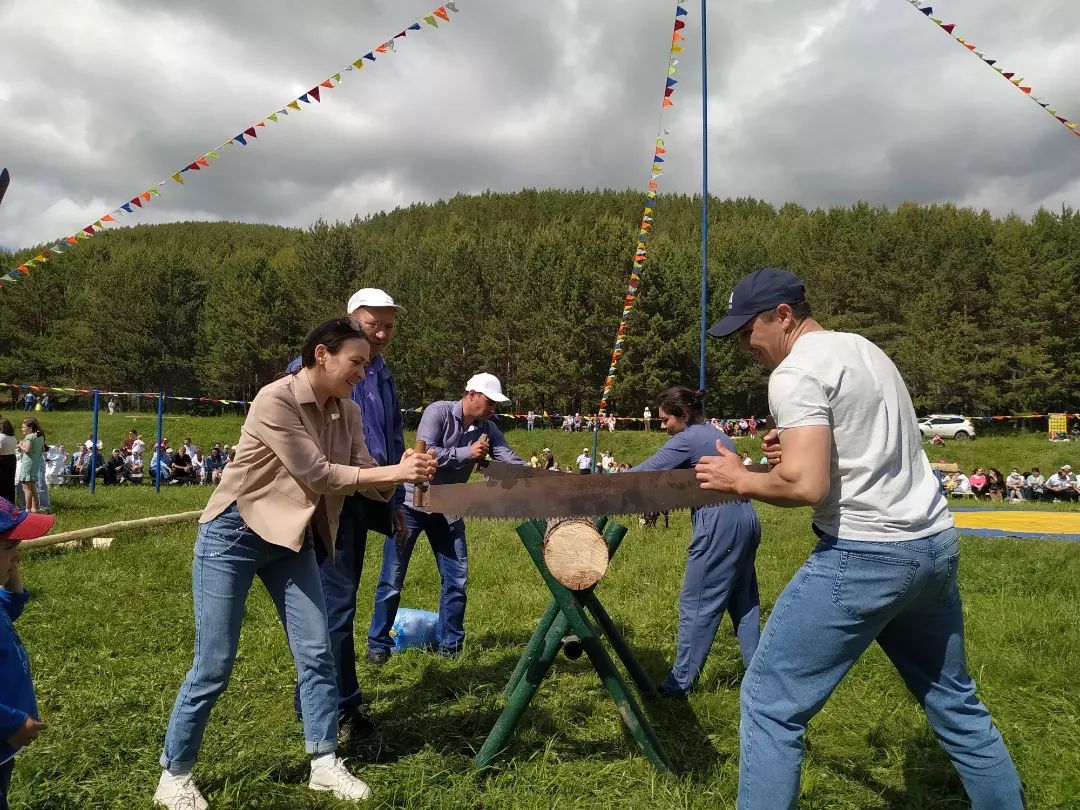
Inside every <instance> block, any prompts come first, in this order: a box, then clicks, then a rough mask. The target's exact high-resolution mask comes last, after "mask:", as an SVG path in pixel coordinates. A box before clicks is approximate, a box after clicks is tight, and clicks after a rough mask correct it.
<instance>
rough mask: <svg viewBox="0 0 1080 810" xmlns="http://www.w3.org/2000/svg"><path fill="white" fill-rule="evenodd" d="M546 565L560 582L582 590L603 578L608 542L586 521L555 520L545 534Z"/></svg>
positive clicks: (575, 589) (606, 562)
mask: <svg viewBox="0 0 1080 810" xmlns="http://www.w3.org/2000/svg"><path fill="white" fill-rule="evenodd" d="M544 563H545V564H546V565H547V567H548V570H549V571H551V575H552V576H553V577H555V579H556V580H557V581H558V582H560V583H561V584H563V585H565V586H566V587H567V588H569V589H570V590H572V591H583V590H585V589H587V588H591V587H592V586H593V585H595V584H596V583H597V582H599V581H600V580H601V579H603V578H604V574H605V572H606V571H607V565H608V547H607V543H605V542H604V538H603V537H602V536H601V535H600V532H598V531H597V530H596V528H595V527H594V526H593V525H592V523H590V522H589V521H587V520H563V521H558V522H555V521H552V522H551V523H549V524H548V530H547V534H545V535H544Z"/></svg>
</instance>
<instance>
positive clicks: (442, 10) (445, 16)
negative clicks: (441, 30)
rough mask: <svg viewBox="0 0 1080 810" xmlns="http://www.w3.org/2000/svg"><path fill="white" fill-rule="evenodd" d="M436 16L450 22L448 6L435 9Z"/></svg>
mask: <svg viewBox="0 0 1080 810" xmlns="http://www.w3.org/2000/svg"><path fill="white" fill-rule="evenodd" d="M435 16H436V17H438V18H439V19H441V20H446V21H447V22H450V15H449V14H447V13H446V8H445V7H443V6H439V7H438V8H437V9H435Z"/></svg>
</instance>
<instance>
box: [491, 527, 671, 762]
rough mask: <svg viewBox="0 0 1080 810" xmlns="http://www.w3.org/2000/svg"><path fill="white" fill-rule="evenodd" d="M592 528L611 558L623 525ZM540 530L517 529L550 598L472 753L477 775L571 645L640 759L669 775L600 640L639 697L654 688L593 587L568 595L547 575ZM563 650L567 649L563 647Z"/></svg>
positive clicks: (662, 755)
mask: <svg viewBox="0 0 1080 810" xmlns="http://www.w3.org/2000/svg"><path fill="white" fill-rule="evenodd" d="M593 525H594V526H596V529H597V531H602V532H603V536H604V540H605V541H606V542H607V546H608V555H609V557H610V556H612V555H614V554H615V551H616V550H617V549H618V547H619V544H620V543H621V542H622V539H623V537H624V536H625V535H626V527H625V526H620V525H619V524H618V523H611V524H608V519H607V518H606V517H599V518H596V519H595V520H594V521H593ZM605 526H606V527H607V528H606V529H605ZM546 529H547V526H546V524H545V523H544V521H539V520H533V521H529V522H528V523H523V524H521V525H520V526H518V527H517V533H518V536H520V537H521V542H522V543H524V544H525V548H526V550H527V551H528V552H529V556H530V557H532V561H533V563H534V564H535V565H536V568H537V569H538V570H539V571H540V575H541V576H542V577H543V578H544V582H546V583H547V586H548V588H549V589H550V590H551V594H552V597H553V598H552V600H551V602H549V603H548V607H547V610H546V611H545V612H544V615H543V617H542V618H541V619H540V623H539V624H538V625H537V626H536V632H534V633H533V635H532V638H531V639H530V640H529V645H528V647H526V648H525V652H524V653H523V654H522V656H521V660H519V661H518V664H517V668H516V669H515V670H514V674H513V675H511V676H510V681H509V683H507V684H506V688H505V689H503V693H502V694H503V697H504V698H506V701H507V703H506V708H505V709H503V712H502V714H501V715H499V719H498V720H496V721H495V726H494V727H493V728H492V729H491V733H490V734H488V737H487V740H485V741H484V745H483V747H482V748H481V749H480V753H479V754H477V755H476V762H475V768H476V771H477V772H478V773H482V772H484V771H487V770H488V769H489V768H491V766H492V764H493V762H494V761H495V758H496V757H497V756H498V755H499V754H500V753H501V752H502V751H503V750H504V749H505V748H506V743H507V741H508V740H509V739H510V736H511V735H512V734H513V733H514V729H515V728H516V727H517V724H518V722H519V721H520V720H521V715H522V714H524V712H525V709H526V708H527V707H528V705H529V701H531V700H532V698H533V695H535V694H536V692H537V690H538V689H539V688H540V684H541V683H542V682H543V680H544V677H545V676H546V675H547V673H548V670H550V669H551V665H552V663H554V661H555V657H556V656H557V655H558V654H559V651H560V650H561V649H563V647H564V645H573V646H574V647H576V648H577V649H580V650H584V652H585V654H586V655H588V656H589V660H590V661H591V662H592V665H593V668H594V669H596V673H597V675H599V676H600V680H601V681H602V682H603V684H604V686H605V687H606V688H607V690H608V693H609V694H610V695H611V699H612V700H613V701H614V702H615V706H616V707H617V708H618V710H619V715H620V716H621V717H622V719H623V722H624V723H626V726H627V728H628V729H629V730H630V733H631V734H632V735H633V737H634V740H635V741H636V742H637V744H638V747H639V748H641V752H642V753H643V754H644V755H645V757H646V759H648V760H649V762H651V763H652V765H653V767H654V768H656V769H657V770H658V771H661V772H663V773H670V772H671V764H670V762H669V761H668V759H667V755H666V754H665V753H664V751H663V749H662V748H661V747H660V743H659V742H658V741H657V739H656V734H655V733H654V732H653V729H652V726H650V725H649V721H648V719H646V717H645V714H644V712H642V710H641V707H640V706H639V705H638V703H637V701H636V700H635V699H634V696H633V695H632V694H631V692H630V690H629V689H628V688H627V685H626V682H625V681H624V680H623V678H622V676H621V675H620V674H619V671H618V670H617V669H616V668H615V663H614V662H613V661H612V660H611V656H610V655H608V651H607V648H606V647H605V646H604V643H603V638H604V637H605V636H606V637H607V640H608V642H609V643H610V644H611V646H612V648H613V649H614V650H615V653H616V655H618V656H619V659H620V660H621V661H622V662H623V666H625V667H626V670H627V672H629V673H630V677H631V678H632V679H633V680H634V683H635V684H637V687H638V689H639V690H640V691H641V692H642V694H644V695H646V696H649V697H656V696H657V692H656V687H655V686H653V683H652V680H651V679H650V678H649V676H648V674H647V673H646V672H645V669H644V668H643V667H642V666H641V663H640V662H639V661H638V660H637V658H636V657H635V656H634V653H633V652H632V651H631V650H630V647H629V645H628V644H627V643H626V640H625V639H624V638H623V636H622V634H621V633H620V632H619V631H618V629H617V628H616V627H615V625H614V623H613V622H612V621H611V617H610V616H608V614H607V611H606V610H604V606H603V605H601V604H600V600H599V599H597V598H596V594H595V593H593V588H589V589H587V590H584V591H572V590H570V589H569V588H567V587H565V586H564V585H562V584H561V583H560V582H559V581H558V580H556V579H555V577H554V576H552V574H551V572H550V571H549V570H548V567H547V565H546V564H545V562H544V533H545V531H546ZM585 608H588V610H589V613H591V614H592V617H593V619H594V620H595V622H596V624H597V625H598V627H594V625H593V623H592V622H591V621H589V617H588V616H587V615H586V613H585ZM578 645H580V646H578ZM569 652H570V649H568V653H569Z"/></svg>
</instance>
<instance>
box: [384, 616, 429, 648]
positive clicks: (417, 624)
mask: <svg viewBox="0 0 1080 810" xmlns="http://www.w3.org/2000/svg"><path fill="white" fill-rule="evenodd" d="M438 622H439V614H438V613H432V612H431V611H430V610H416V609H415V608H398V612H397V618H396V619H394V626H393V627H392V628H391V629H390V638H392V639H393V640H394V652H396V653H399V652H402V651H403V650H407V649H409V648H411V647H427V646H429V645H431V644H434V643H435V625H436V624H438Z"/></svg>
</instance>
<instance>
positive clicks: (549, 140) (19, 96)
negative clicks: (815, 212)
mask: <svg viewBox="0 0 1080 810" xmlns="http://www.w3.org/2000/svg"><path fill="white" fill-rule="evenodd" d="M934 5H935V11H936V13H937V14H938V15H940V16H943V17H945V18H947V19H948V20H950V21H955V22H956V23H957V28H956V33H957V34H959V35H962V36H964V37H966V38H967V39H968V41H970V42H974V43H975V44H977V45H978V46H979V47H980V50H983V51H985V52H986V53H987V54H988V55H989V56H991V57H996V58H998V59H999V64H1003V65H1004V66H1005V67H1006V69H1007V70H1013V69H1016V70H1018V71H1020V73H1019V74H1018V75H1022V76H1024V77H1025V78H1026V79H1027V82H1028V83H1030V84H1031V85H1032V86H1033V87H1034V89H1035V92H1036V93H1037V94H1039V95H1041V96H1043V97H1044V98H1045V99H1047V100H1049V101H1051V102H1053V104H1054V105H1055V106H1056V107H1057V108H1058V109H1059V110H1060V111H1061V112H1062V113H1063V114H1064V115H1066V116H1069V117H1072V118H1077V119H1080V83H1078V82H1077V81H1076V76H1077V68H1078V65H1080V58H1078V57H1080V2H1077V0H1032V2H1024V3H1020V2H1018V1H1017V0H943V2H940V3H935V4H934ZM458 6H459V8H460V9H461V11H460V13H459V14H457V15H452V22H451V23H449V24H445V23H444V24H442V26H441V27H440V29H439V30H438V31H433V30H431V29H429V28H427V27H426V26H425V30H423V31H422V32H419V33H417V34H415V35H410V36H409V37H408V38H407V39H406V40H398V49H397V52H396V53H394V54H392V55H390V56H387V57H384V58H380V59H379V60H378V61H377V62H375V63H374V64H369V65H368V67H367V68H366V69H365V70H364V71H363V72H362V73H355V72H354V73H348V74H345V81H344V82H343V83H342V84H341V86H340V87H338V88H336V89H334V90H327V91H325V92H324V96H323V103H321V104H318V105H311V106H305V107H304V110H303V112H302V113H301V114H293V115H291V116H289V117H288V118H286V119H283V123H280V124H278V125H274V124H270V125H268V128H267V129H266V130H265V131H264V130H259V131H260V133H262V134H261V135H260V137H259V139H258V141H257V142H255V143H254V144H253V145H251V146H249V147H247V148H241V147H235V146H234V147H230V148H229V149H228V150H226V151H225V152H224V153H223V155H222V159H221V160H219V161H217V162H215V163H214V164H212V169H211V170H209V171H206V170H204V171H202V172H200V173H199V174H197V175H195V174H194V173H190V172H189V173H188V174H187V175H185V177H186V178H187V182H186V183H185V185H184V186H183V187H180V186H177V185H175V184H174V183H172V182H171V181H170V182H169V184H168V185H166V186H165V187H163V191H162V196H161V198H160V199H159V200H155V201H154V204H153V205H152V206H150V207H149V208H148V209H146V210H145V211H144V212H139V213H138V216H137V217H132V218H130V219H129V220H128V221H130V222H132V223H135V222H167V221H174V220H188V219H231V220H242V221H250V222H271V223H278V224H284V225H299V226H304V225H308V224H310V223H311V222H313V221H314V220H315V219H316V218H318V217H323V218H325V219H328V220H339V219H341V220H347V219H350V218H351V217H352V216H353V215H354V214H357V213H359V214H366V213H369V212H372V211H376V210H380V209H385V208H392V207H394V206H397V205H402V204H408V203H411V202H414V201H421V200H436V199H440V198H445V197H448V196H451V195H454V194H456V193H475V192H480V191H483V190H484V189H495V190H500V191H511V190H515V189H520V188H523V187H536V188H549V187H554V188H581V187H585V188H593V187H608V188H620V189H621V188H627V187H632V188H639V189H643V188H644V185H645V183H646V181H647V179H648V171H649V159H650V155H651V147H652V143H653V138H654V137H655V134H656V121H657V111H658V108H659V95H660V92H661V90H662V87H663V80H664V76H665V69H666V60H667V57H668V47H669V37H670V32H671V23H672V15H673V10H674V3H673V2H669V0H544V2H525V0H458ZM686 6H687V8H688V10H689V11H690V14H689V15H688V16H687V17H685V18H684V19H685V20H686V23H687V25H686V28H685V29H684V32H683V33H685V34H686V36H687V40H686V43H685V45H686V50H685V52H684V53H682V54H681V55H680V57H679V58H680V60H681V63H680V65H679V70H680V74H679V75H678V76H677V77H676V78H678V79H680V80H681V82H680V84H679V85H678V91H677V92H676V94H675V107H674V108H672V109H670V110H669V111H668V112H667V115H666V117H665V124H664V126H665V127H666V128H667V129H668V131H669V134H668V136H667V143H668V147H669V156H668V161H667V164H666V167H667V171H666V173H665V176H664V177H663V178H662V189H663V190H665V191H680V192H694V191H697V190H699V189H700V183H701V180H700V177H701V106H700V89H701V71H700V57H701V50H700V47H701V34H702V31H701V20H700V15H699V9H700V3H699V2H698V0H688V2H687V3H686ZM432 7H433V0H382V1H381V2H374V1H373V0H354V1H353V2H347V3H342V2H329V0H307V2H305V3H303V4H300V3H296V2H292V1H289V2H286V0H258V2H255V0H231V2H227V3H221V2H218V1H217V0H215V1H214V2H210V0H168V2H164V0H49V2H48V3H44V2H40V1H37V2H35V0H0V31H2V32H3V40H4V45H3V46H2V47H0V165H3V166H7V167H8V168H9V169H10V171H11V174H12V178H13V179H12V185H11V189H10V190H9V192H8V195H7V197H6V198H5V201H4V204H3V208H0V245H3V246H6V247H8V248H16V247H24V246H29V245H32V244H35V243H39V242H45V241H50V242H51V241H54V240H56V239H58V238H60V237H63V236H66V235H69V234H71V233H72V232H73V231H76V230H78V229H79V228H82V227H83V226H85V225H87V224H89V223H91V222H93V221H94V220H96V219H97V218H99V217H100V216H101V215H102V214H104V213H107V212H108V211H110V210H112V209H114V208H116V207H117V206H118V205H119V204H120V203H122V202H124V201H126V200H128V199H129V198H131V197H132V196H134V195H135V194H138V193H139V192H141V191H144V190H146V188H147V187H148V186H150V185H153V184H155V183H156V182H157V181H159V180H161V179H162V178H164V177H167V176H168V175H170V174H171V173H173V172H175V171H177V170H178V169H179V168H181V167H182V166H184V165H185V164H187V163H189V162H191V161H192V160H194V159H195V158H196V157H198V156H199V155H201V154H203V153H204V152H206V151H207V150H208V149H213V148H215V147H216V146H218V145H219V144H221V143H222V142H223V141H225V140H227V139H228V138H229V137H230V136H232V135H234V134H236V133H238V132H240V131H242V130H243V129H244V128H246V127H248V126H250V125H251V124H253V123H254V122H255V121H258V120H260V119H264V118H265V117H266V116H267V115H268V114H269V113H271V112H273V111H274V110H275V109H278V108H280V107H282V106H284V105H285V104H286V102H288V101H290V100H292V99H294V98H295V97H296V96H297V95H299V94H300V93H303V92H304V91H306V90H307V89H308V88H310V87H311V86H312V85H314V84H316V83H318V82H319V81H320V80H322V79H324V78H326V77H327V76H328V75H330V74H331V73H333V72H335V71H336V70H338V69H340V68H341V67H343V66H344V65H347V64H349V63H350V62H351V61H352V60H354V59H356V58H358V57H359V56H361V55H362V54H364V53H365V52H367V51H369V50H370V49H371V48H372V47H373V46H374V45H376V44H378V43H379V42H382V41H384V40H386V39H388V38H389V37H390V36H392V35H393V34H395V33H396V32H398V31H399V30H401V29H402V28H403V27H404V26H405V25H407V24H408V23H410V22H413V21H415V20H417V19H418V18H420V17H422V16H423V15H424V14H426V13H428V12H429V11H430V10H431V8H432ZM709 14H710V16H709V21H708V31H707V34H708V55H709V149H710V164H711V166H710V185H709V188H710V191H711V193H712V194H714V195H717V196H720V197H728V196H754V197H759V198H764V199H767V200H769V201H771V202H774V203H777V204H780V203H783V202H785V201H789V200H792V201H796V202H799V203H802V204H804V205H809V206H818V205H831V204H848V203H851V202H853V201H855V200H859V199H867V200H870V201H872V202H875V203H883V204H886V205H890V206H892V205H895V204H897V203H899V202H901V201H904V200H917V201H919V202H924V203H931V202H940V201H954V202H957V203H960V204H963V205H971V206H976V207H980V208H982V207H985V208H988V209H990V210H991V211H992V212H994V213H995V214H1001V215H1003V214H1007V213H1008V212H1010V211H1016V212H1017V213H1020V214H1022V215H1028V214H1030V213H1031V212H1032V211H1033V210H1035V209H1036V208H1038V207H1039V206H1046V207H1050V208H1054V209H1057V208H1060V206H1061V205H1062V203H1067V204H1069V205H1072V206H1074V207H1075V206H1078V205H1080V138H1077V137H1075V136H1071V135H1070V134H1069V132H1068V131H1067V130H1065V129H1064V128H1063V127H1061V126H1060V125H1059V124H1057V123H1056V122H1055V121H1054V120H1053V119H1052V118H1050V117H1049V116H1048V115H1047V114H1046V113H1044V112H1043V111H1042V110H1040V108H1039V107H1038V106H1037V105H1035V104H1034V103H1032V102H1031V101H1030V100H1028V99H1027V98H1025V97H1024V96H1023V95H1022V94H1021V93H1019V92H1018V91H1017V90H1015V89H1014V88H1013V87H1011V86H1009V84H1008V83H1007V82H1006V81H1004V80H1003V79H1002V78H1001V77H1000V76H997V75H996V74H995V73H994V72H993V71H991V70H990V69H989V68H987V67H985V66H984V65H982V64H980V62H979V60H978V59H977V58H976V57H974V56H972V55H971V54H970V53H968V52H967V51H965V50H964V49H963V48H961V47H960V46H959V45H957V44H956V43H955V42H954V41H953V40H951V39H950V38H949V37H948V36H946V35H945V34H944V33H942V32H941V31H940V30H938V29H937V28H936V27H935V26H934V25H932V24H931V23H929V22H928V21H927V20H926V19H925V18H924V17H923V16H922V15H921V14H920V13H918V12H917V11H915V10H914V9H912V8H911V6H910V5H909V4H908V3H907V2H906V0H743V2H739V3H721V2H719V1H718V0H717V2H714V3H710V12H709Z"/></svg>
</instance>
